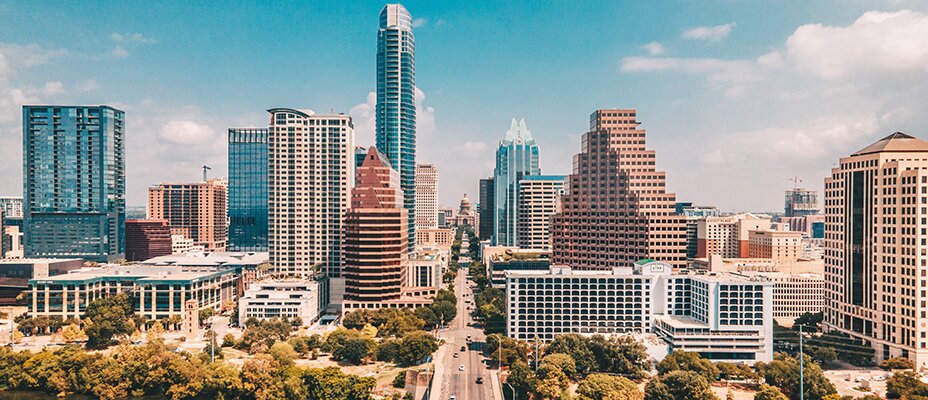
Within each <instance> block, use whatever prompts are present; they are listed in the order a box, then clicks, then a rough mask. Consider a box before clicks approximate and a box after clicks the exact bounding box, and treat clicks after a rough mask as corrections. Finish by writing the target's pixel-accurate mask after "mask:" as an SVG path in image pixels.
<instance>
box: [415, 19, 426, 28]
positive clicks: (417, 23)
mask: <svg viewBox="0 0 928 400" xmlns="http://www.w3.org/2000/svg"><path fill="white" fill-rule="evenodd" d="M428 23H429V20H428V19H425V18H416V19H414V20H412V27H413V28H421V27H423V26H425V25H426V24H428Z"/></svg>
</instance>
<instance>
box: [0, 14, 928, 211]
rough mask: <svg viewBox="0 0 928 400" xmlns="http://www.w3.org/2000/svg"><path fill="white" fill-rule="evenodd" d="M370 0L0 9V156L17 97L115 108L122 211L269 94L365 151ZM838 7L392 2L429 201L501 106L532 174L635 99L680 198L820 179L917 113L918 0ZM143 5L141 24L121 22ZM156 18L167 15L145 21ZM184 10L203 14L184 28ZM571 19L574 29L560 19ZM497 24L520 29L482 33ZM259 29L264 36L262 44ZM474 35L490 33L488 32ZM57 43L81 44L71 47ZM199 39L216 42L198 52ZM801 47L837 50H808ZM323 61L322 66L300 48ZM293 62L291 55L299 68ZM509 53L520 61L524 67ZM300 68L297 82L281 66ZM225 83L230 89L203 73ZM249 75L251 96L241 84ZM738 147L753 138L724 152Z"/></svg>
mask: <svg viewBox="0 0 928 400" xmlns="http://www.w3.org/2000/svg"><path fill="white" fill-rule="evenodd" d="M383 4H384V3H383V2H366V3H357V4H338V3H316V4H309V5H307V6H306V7H305V9H303V10H297V11H296V12H295V13H294V14H293V15H286V16H285V15H283V13H279V12H271V13H270V15H269V16H268V18H269V19H270V20H271V21H272V22H276V23H273V24H263V25H265V27H264V28H259V27H258V26H257V25H255V27H253V28H252V27H246V28H240V29H238V30H235V31H233V32H226V33H225V34H223V35H219V34H218V33H217V32H219V31H220V30H218V29H217V28H216V25H217V24H218V21H219V20H221V19H223V18H225V19H229V20H232V21H241V22H244V21H249V20H250V17H249V15H252V14H251V13H250V12H249V11H248V9H247V7H244V5H242V7H230V10H218V11H217V10H206V9H202V8H198V7H197V6H185V7H172V6H170V5H166V4H165V5H155V6H153V7H152V8H150V9H148V10H147V11H146V12H141V13H140V12H139V10H138V9H136V8H134V7H132V6H131V5H124V4H112V5H111V6H110V7H107V9H108V13H109V15H112V16H114V17H116V18H113V21H118V22H117V23H115V24H113V25H107V24H103V23H102V21H101V20H100V19H99V17H95V18H91V19H89V20H88V22H85V23H76V24H70V26H67V27H61V29H59V30H54V31H52V30H42V29H41V28H40V27H41V26H47V23H46V22H48V21H49V19H54V18H56V16H59V17H60V16H61V15H66V14H67V13H68V12H74V10H73V9H71V8H73V7H76V5H74V6H68V5H64V6H62V7H59V8H56V9H53V10H43V11H42V12H43V13H45V15H40V14H39V13H38V12H37V11H38V10H37V9H29V8H28V7H24V6H21V5H19V4H15V3H0V10H2V11H3V13H2V15H4V17H0V20H3V22H4V24H2V25H3V27H0V34H2V35H3V37H4V39H3V41H2V44H0V59H2V60H3V62H2V63H0V65H2V68H0V82H2V83H0V89H3V90H0V92H3V93H5V95H4V96H3V97H2V98H0V113H2V114H3V117H2V118H0V140H2V144H3V146H0V148H2V149H3V150H2V154H0V155H2V156H3V157H4V159H7V160H21V150H20V149H21V144H20V143H18V140H17V137H18V134H17V132H18V131H19V130H20V129H21V121H19V118H20V117H19V116H18V114H19V113H18V108H19V106H20V105H22V104H40V103H69V104H108V105H112V106H113V107H117V108H120V109H124V110H125V111H126V112H127V125H128V130H127V132H129V135H130V137H127V146H128V148H127V157H128V159H129V160H131V161H130V162H128V163H127V184H128V187H127V193H126V194H127V204H128V205H133V206H137V205H142V204H144V198H145V188H146V187H147V186H148V185H151V184H153V183H156V182H160V181H191V180H193V179H196V178H197V177H198V176H199V174H200V169H199V166H200V165H203V164H208V165H210V166H212V167H213V168H214V169H213V171H212V176H227V175H228V173H227V167H226V160H225V153H224V150H225V149H226V144H225V143H224V140H222V139H223V136H224V132H225V131H226V130H227V129H228V128H229V127H236V126H262V124H263V123H266V115H264V112H263V111H264V110H266V109H267V108H270V107H278V106H281V107H286V106H292V107H310V108H314V109H315V110H316V111H317V112H325V113H328V112H330V111H333V110H334V111H335V112H345V113H350V114H351V115H352V116H353V117H354V118H355V120H356V124H357V125H358V141H357V142H358V144H359V145H364V146H369V145H373V144H374V134H373V132H374V129H373V128H374V126H373V118H374V110H373V107H372V105H373V102H374V100H373V99H374V95H373V94H374V93H375V92H376V90H375V89H376V87H375V86H376V85H375V82H376V76H375V69H374V68H373V67H372V65H374V61H375V58H376V52H375V51H373V50H372V47H373V46H374V44H375V43H376V33H375V32H374V30H376V26H377V10H379V9H380V8H382V7H383ZM838 4H839V3H838V2H822V3H819V4H814V5H804V6H803V7H799V8H801V11H800V10H792V8H796V7H788V6H783V7H782V8H781V9H780V12H778V13H776V15H775V16H774V17H773V18H766V17H762V16H752V15H751V7H750V6H749V5H745V4H732V5H728V6H725V7H722V6H718V7H701V6H699V5H693V4H668V5H641V4H632V3H622V4H608V3H588V4H584V5H581V6H574V7H567V6H552V7H548V8H547V9H545V10H540V12H539V13H538V14H537V15H533V16H531V17H527V18H522V19H515V15H518V14H517V12H518V10H519V9H521V8H522V7H524V4H510V5H498V6H494V7H488V6H487V5H486V4H484V3H478V4H476V5H474V7H473V8H472V9H467V10H468V12H473V13H478V14H479V15H481V16H482V17H483V18H466V15H465V14H464V11H463V10H465V9H466V8H465V7H463V5H462V4H441V5H439V4H429V3H422V2H407V3H404V5H405V6H406V8H407V9H409V11H410V13H411V14H412V15H413V16H414V17H415V19H414V25H415V26H416V28H415V29H416V35H417V39H419V40H418V42H419V43H418V44H419V45H420V46H419V48H418V49H417V50H418V51H417V58H418V60H417V67H418V68H417V71H416V72H417V74H418V75H419V76H417V84H418V85H419V87H418V89H419V90H418V91H417V92H418V93H419V95H418V96H417V97H418V100H419V101H418V104H417V105H418V107H417V108H419V115H418V124H417V125H418V127H417V128H418V131H419V134H418V138H417V139H418V142H419V146H418V159H417V162H432V163H435V164H436V165H437V166H438V169H439V170H440V171H442V173H443V175H444V176H446V177H448V178H447V179H443V181H442V187H441V188H440V191H439V192H440V203H441V204H443V205H454V204H455V203H456V199H458V198H459V197H460V196H461V194H462V193H464V192H467V193H477V192H478V190H477V182H478V179H479V178H480V177H485V176H488V175H490V174H491V173H492V149H493V146H494V144H495V138H497V137H499V136H500V135H502V134H503V133H504V131H503V130H502V129H500V128H499V126H501V125H502V124H504V123H505V122H506V121H509V120H510V119H511V118H512V117H518V118H522V117H524V118H526V119H527V120H529V121H532V125H533V126H537V127H536V128H535V129H534V132H533V133H534V134H535V136H536V138H538V139H539V141H542V142H543V143H545V145H546V147H549V148H551V150H549V151H548V152H546V155H545V164H546V172H547V173H552V174H565V173H568V172H569V170H570V163H571V159H570V157H571V151H572V150H570V149H575V148H577V146H578V144H579V136H580V135H581V134H582V133H583V132H584V130H585V128H584V126H583V124H582V123H578V122H577V121H579V119H578V117H581V116H583V115H586V113H587V112H588V110H590V109H596V108H602V107H634V108H637V109H638V110H639V112H640V113H641V115H642V119H643V120H646V121H648V122H647V124H646V126H644V128H646V129H648V130H649V131H650V132H652V133H653V140H652V142H653V145H654V147H655V149H656V150H658V151H659V152H661V154H666V155H667V156H666V157H664V159H663V160H662V161H659V163H660V165H659V168H661V169H663V170H666V171H668V175H669V179H668V187H669V188H670V189H671V190H673V191H675V192H676V193H678V195H679V198H680V200H681V201H692V202H694V203H696V204H700V205H702V204H711V205H716V206H719V207H720V208H721V209H723V210H726V211H737V210H753V211H763V210H768V211H775V210H779V209H780V208H781V205H780V202H781V199H782V197H781V196H782V191H783V190H785V189H787V188H789V187H790V186H791V184H790V183H789V182H788V181H786V178H788V177H791V176H799V177H800V178H802V179H803V181H804V182H803V186H805V187H809V188H811V189H815V190H817V191H819V192H820V193H821V190H822V182H823V178H824V177H825V176H827V175H828V169H829V168H830V166H831V164H833V160H835V159H837V158H838V157H839V156H840V155H841V154H846V153H848V152H849V151H853V149H856V148H859V147H861V146H863V145H866V143H871V142H873V141H874V140H876V139H878V138H879V137H882V136H885V134H887V133H888V132H893V131H897V130H899V131H904V132H908V133H910V134H913V135H916V136H918V135H919V134H921V132H920V131H921V129H922V128H923V127H924V126H926V124H928V121H926V120H925V118H926V117H925V116H923V115H920V114H919V113H918V112H917V111H916V110H915V109H914V108H913V107H914V105H915V104H919V103H923V102H924V100H925V93H926V92H928V91H926V90H925V89H926V87H925V85H926V83H924V82H923V81H925V79H923V78H924V67H923V65H925V60H926V57H928V55H926V52H925V51H924V50H923V49H924V48H928V46H926V45H925V44H926V43H928V38H926V37H925V36H926V35H925V34H924V33H922V31H920V30H919V29H918V27H919V26H923V25H924V21H926V20H928V14H926V13H928V6H926V5H924V4H918V3H915V2H906V1H902V2H892V3H885V2H875V1H874V2H870V1H860V2H855V3H853V4H844V3H840V6H836V5H838ZM232 9H234V10H232ZM180 10H184V11H183V12H181V11H180ZM902 10H912V11H902ZM207 11H208V12H207ZM214 11H215V14H216V15H206V14H208V13H214ZM182 13H184V14H189V15H188V16H184V15H181V14H182ZM628 13H631V14H633V15H635V18H632V19H623V21H624V22H623V24H624V25H621V24H614V23H611V22H610V21H614V20H615V19H616V18H617V16H619V15H624V14H628ZM326 17H329V18H326ZM585 17H590V18H588V19H585ZM143 18H154V19H155V22H156V23H150V24H149V23H146V24H140V23H139V21H140V19H143ZM159 18H168V19H173V20H176V21H174V22H171V23H163V24H159V23H157V21H158V20H159ZM185 18H200V19H204V21H205V22H204V23H203V24H202V26H201V27H200V26H198V27H196V28H193V27H192V26H193V24H185V23H184V21H185ZM294 19H303V20H305V21H309V22H312V23H309V24H305V23H304V24H299V25H307V26H308V27H304V28H299V27H297V28H292V29H299V31H296V32H284V31H282V29H283V28H273V29H271V28H266V26H267V25H279V26H287V27H288V29H291V26H293V25H297V24H291V23H287V22H293V20H294ZM21 21H32V22H33V23H30V24H29V25H27V24H25V23H23V22H21ZM580 21H582V22H583V23H584V24H585V25H587V26H590V27H591V29H589V30H582V29H581V30H576V32H572V31H571V32H568V31H569V29H568V28H570V27H571V26H573V25H575V24H577V23H578V22H580ZM109 22H112V21H109ZM163 22H164V21H163ZM658 22H661V24H660V26H658ZM48 23H50V22H48ZM177 24H184V25H183V26H184V27H185V28H188V29H178V25H177ZM231 25H239V26H241V25H242V24H231ZM245 25H247V24H245ZM139 26H145V27H147V28H146V29H140V28H138V27H139ZM362 26H363V27H366V28H365V29H355V27H362ZM502 26H515V27H520V28H524V29H514V31H515V32H514V33H512V34H511V35H510V34H508V32H507V34H506V35H500V32H501V29H503V28H501V27H502ZM542 26H546V27H550V28H551V29H549V30H541V29H539V28H540V27H542ZM890 27H892V29H890ZM261 29H266V30H267V31H266V32H264V31H261ZM523 31H524V32H525V33H523ZM528 32H531V35H535V36H531V35H530V34H529V33H528ZM594 32H595V33H594ZM269 35H274V37H277V38H280V39H281V40H280V43H273V44H271V45H267V40H266V39H267V38H268V37H269ZM474 35H476V36H474ZM490 35H493V37H499V38H500V39H499V40H488V38H489V37H490ZM556 35H560V36H556ZM75 37H77V38H82V39H83V40H80V41H78V42H79V43H76V44H75V43H72V40H71V39H72V38H75ZM603 37H608V38H610V39H609V40H602V39H601V38H603ZM862 38H864V39H868V40H863V39H862ZM870 38H872V39H873V40H869V39H870ZM907 39H908V40H907ZM302 40H313V41H315V42H319V44H320V46H319V47H318V48H315V47H314V48H313V50H312V52H313V53H312V55H315V56H317V57H305V56H304V54H305V53H303V52H302V51H289V49H292V48H293V47H294V46H292V45H293V44H294V43H295V42H294V41H302ZM846 40H858V41H859V43H860V45H859V46H855V50H854V51H850V50H846V49H847V47H848V46H841V44H843V43H844V41H846ZM886 41H898V42H901V44H903V46H900V47H899V50H898V51H899V53H895V52H893V51H894V50H891V49H882V48H881V47H879V43H881V42H886ZM215 43H218V44H219V45H218V46H216V48H215V49H213V48H209V47H208V46H207V44H215ZM233 43H234V44H233ZM817 45H821V49H822V51H832V52H834V53H835V54H829V56H831V57H830V58H829V60H839V61H840V62H837V61H829V62H824V61H821V60H819V61H816V58H815V57H812V55H814V54H815V52H816V51H818V50H819V48H818V47H815V46H817ZM478 46H479V47H478ZM543 46H547V47H543ZM543 48H544V49H547V51H546V52H543V51H540V50H541V49H543ZM829 49H830V50H829ZM877 50H878V51H879V53H878V54H882V57H879V58H880V59H893V60H895V61H894V62H893V63H892V65H888V64H883V63H881V62H878V61H867V59H865V58H864V57H865V55H866V54H873V53H874V52H875V51H877ZM476 54H480V55H481V57H474V55H476ZM538 54H542V55H541V56H539V55H538ZM320 55H324V57H318V56H320ZM554 55H556V56H554ZM322 58H324V59H326V60H327V62H325V63H321V62H319V61H315V60H317V59H322ZM304 59H305V60H310V61H309V64H308V65H307V64H305V63H303V62H300V60H304ZM256 60H257V61H256ZM527 60H530V61H532V63H530V64H536V65H533V66H527V65H525V64H526V63H525V61H527ZM246 61H248V62H247V63H246ZM330 61H331V62H330ZM516 65H521V66H522V67H523V68H524V69H522V70H519V69H517V68H515V66H516ZM842 65H862V66H864V67H866V68H857V69H855V70H848V69H846V68H843V67H842ZM307 69H309V70H312V71H313V74H311V76H307V75H306V74H302V75H296V74H294V73H293V72H296V71H299V70H303V71H305V70H307ZM514 71H518V72H514ZM276 76H286V77H287V78H286V79H275V78H272V77H276ZM862 77H863V78H867V79H858V78H862ZM232 81H234V82H236V84H235V85H231V84H219V82H232ZM855 81H858V82H859V81H868V82H880V85H879V86H877V85H872V84H871V85H864V84H859V83H855ZM541 82H546V83H545V84H544V85H542V84H540V83H541ZM536 83H537V84H536ZM265 86H266V87H267V89H270V90H263V89H262V90H258V89H259V88H263V87H265ZM284 88H286V89H284ZM259 92H264V94H262V93H259ZM822 95H829V96H834V97H840V98H841V99H842V101H840V102H834V103H833V104H823V103H828V102H820V101H818V100H817V99H819V98H821V96H822ZM271 96H273V97H271ZM771 108H773V109H776V110H777V112H775V113H771V112H769V109H771ZM474 115H479V116H480V117H479V118H473V116H474ZM745 149H752V150H755V149H756V151H753V152H741V151H739V150H745ZM748 154H750V155H748ZM784 160H789V162H786V163H784ZM13 162H14V163H15V161H13ZM152 166H157V168H153V167H152ZM774 167H777V168H774ZM728 186H733V187H728ZM20 187H21V176H20V175H19V174H17V173H15V172H14V173H11V174H5V176H3V177H2V178H0V191H2V193H3V194H5V195H19V194H20V193H19V192H20V190H18V188H20Z"/></svg>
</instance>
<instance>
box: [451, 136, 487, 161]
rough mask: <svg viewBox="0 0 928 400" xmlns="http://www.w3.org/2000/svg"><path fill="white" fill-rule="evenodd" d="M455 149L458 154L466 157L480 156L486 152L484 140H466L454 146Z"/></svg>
mask: <svg viewBox="0 0 928 400" xmlns="http://www.w3.org/2000/svg"><path fill="white" fill-rule="evenodd" d="M455 150H457V152H458V153H459V154H460V155H462V156H464V157H466V158H482V157H483V155H484V154H485V153H486V152H487V144H486V143H484V142H477V141H471V140H468V141H466V142H464V143H462V144H459V145H457V146H455Z"/></svg>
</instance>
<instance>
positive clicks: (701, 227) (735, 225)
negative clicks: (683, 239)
mask: <svg viewBox="0 0 928 400" xmlns="http://www.w3.org/2000/svg"><path fill="white" fill-rule="evenodd" d="M770 228H771V223H770V217H768V216H766V215H754V214H748V213H744V214H737V215H731V216H727V217H705V218H703V219H700V220H698V221H697V222H696V237H697V250H696V257H697V258H706V257H709V256H712V255H720V256H722V257H723V258H739V257H740V258H745V257H748V243H749V237H748V233H749V232H750V231H752V230H770Z"/></svg>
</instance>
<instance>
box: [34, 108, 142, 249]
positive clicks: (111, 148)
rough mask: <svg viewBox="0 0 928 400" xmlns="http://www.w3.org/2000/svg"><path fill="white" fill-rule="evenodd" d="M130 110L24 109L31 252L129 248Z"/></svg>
mask: <svg viewBox="0 0 928 400" xmlns="http://www.w3.org/2000/svg"><path fill="white" fill-rule="evenodd" d="M124 134H125V113H124V112H123V111H121V110H117V109H115V108H112V107H109V106H50V105H43V106H23V195H24V201H23V205H24V207H23V229H24V231H25V232H24V237H23V246H24V250H25V256H26V257H34V258H83V259H86V260H92V261H107V260H114V259H116V258H119V257H121V255H122V254H124V253H125V237H124V233H123V230H124V226H125V219H126V200H125V197H126V169H125V159H124V148H125V142H124Z"/></svg>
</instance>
